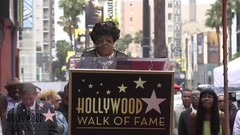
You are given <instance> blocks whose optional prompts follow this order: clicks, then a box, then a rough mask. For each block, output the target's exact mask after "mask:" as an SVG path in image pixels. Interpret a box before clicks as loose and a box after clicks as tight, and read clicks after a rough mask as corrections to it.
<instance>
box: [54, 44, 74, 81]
mask: <svg viewBox="0 0 240 135" xmlns="http://www.w3.org/2000/svg"><path fill="white" fill-rule="evenodd" d="M56 47H57V60H56V61H53V62H52V72H53V73H54V75H55V77H57V79H58V80H64V76H63V72H62V67H63V66H66V57H67V52H68V51H69V50H70V47H69V43H68V42H67V41H65V40H60V41H57V43H56Z"/></svg>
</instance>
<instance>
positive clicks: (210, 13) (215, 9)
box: [205, 2, 222, 65]
mask: <svg viewBox="0 0 240 135" xmlns="http://www.w3.org/2000/svg"><path fill="white" fill-rule="evenodd" d="M219 10H221V3H220V2H215V3H214V4H211V8H210V9H208V10H207V12H206V16H207V19H206V22H205V25H206V26H207V27H210V28H214V29H215V31H216V33H217V40H218V65H220V56H221V55H220V28H221V26H222V12H221V11H219Z"/></svg>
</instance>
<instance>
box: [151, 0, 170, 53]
mask: <svg viewBox="0 0 240 135" xmlns="http://www.w3.org/2000/svg"><path fill="white" fill-rule="evenodd" d="M154 39H155V40H154V57H155V58H166V57H167V50H166V35H165V0H154Z"/></svg>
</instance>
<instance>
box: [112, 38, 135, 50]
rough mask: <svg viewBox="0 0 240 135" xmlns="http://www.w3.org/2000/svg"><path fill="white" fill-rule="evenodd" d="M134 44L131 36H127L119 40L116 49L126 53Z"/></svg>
mask: <svg viewBox="0 0 240 135" xmlns="http://www.w3.org/2000/svg"><path fill="white" fill-rule="evenodd" d="M132 42H133V38H132V35H131V34H126V35H124V36H123V37H122V38H119V39H118V41H117V42H116V44H115V49H116V50H118V51H125V50H126V49H128V46H129V44H131V43H132Z"/></svg>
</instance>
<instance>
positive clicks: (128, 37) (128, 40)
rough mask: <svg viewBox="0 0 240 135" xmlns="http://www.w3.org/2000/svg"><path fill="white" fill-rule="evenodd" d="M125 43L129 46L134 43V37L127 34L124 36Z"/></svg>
mask: <svg viewBox="0 0 240 135" xmlns="http://www.w3.org/2000/svg"><path fill="white" fill-rule="evenodd" d="M123 41H124V43H125V44H127V46H128V45H129V44H131V43H132V42H133V37H132V35H131V34H126V35H124V36H123Z"/></svg>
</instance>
